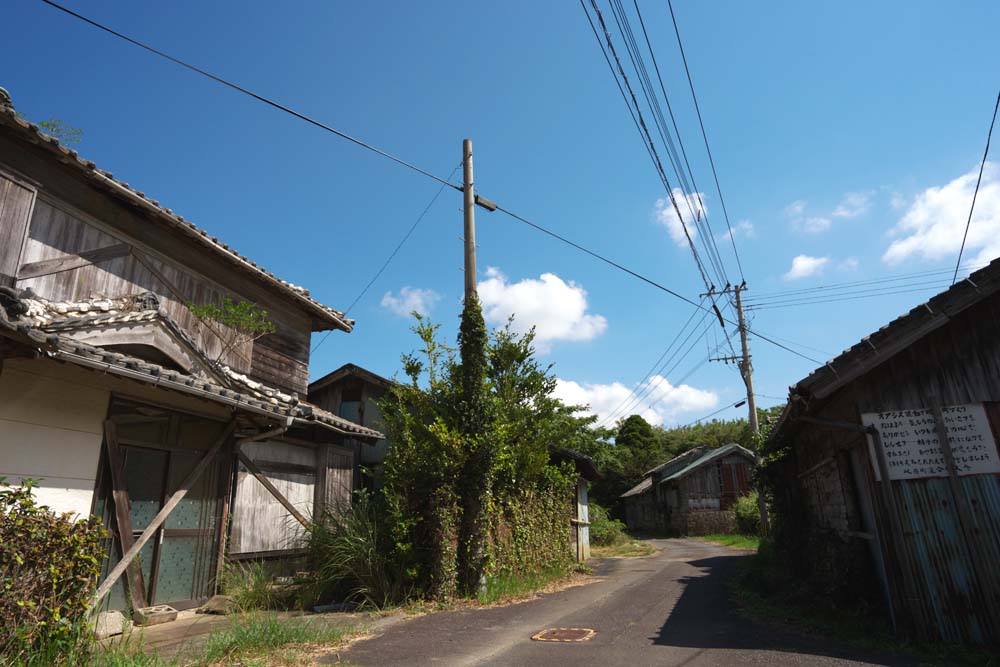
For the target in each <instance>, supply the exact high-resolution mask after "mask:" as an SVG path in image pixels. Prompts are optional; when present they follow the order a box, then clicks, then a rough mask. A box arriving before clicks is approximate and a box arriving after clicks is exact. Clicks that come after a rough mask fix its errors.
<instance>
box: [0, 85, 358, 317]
mask: <svg viewBox="0 0 1000 667" xmlns="http://www.w3.org/2000/svg"><path fill="white" fill-rule="evenodd" d="M0 126H3V127H7V128H9V129H11V130H13V131H14V132H17V133H18V134H19V135H20V136H21V137H23V138H24V139H25V140H27V141H28V142H30V143H32V144H34V145H37V146H39V147H41V148H42V149H44V150H46V151H48V153H49V154H50V155H52V156H53V157H54V158H55V159H57V160H58V161H60V162H61V163H63V164H65V165H68V166H69V167H71V168H73V169H75V170H76V172H77V173H78V174H80V175H81V176H82V177H83V178H84V179H85V180H87V181H88V182H89V183H90V184H91V185H93V186H94V187H97V188H99V189H101V190H104V191H105V192H107V193H109V194H111V195H114V196H116V197H119V198H121V199H124V200H126V201H127V202H129V203H130V204H132V205H134V206H137V207H138V208H140V209H142V210H144V211H146V212H147V213H149V214H151V215H152V216H153V218H154V219H155V220H157V221H159V222H160V223H162V224H163V225H165V226H166V227H168V228H171V229H174V230H177V231H179V232H181V233H182V234H184V235H185V236H187V237H188V238H189V239H191V240H192V241H194V242H195V243H197V244H199V245H201V246H202V247H204V248H206V249H208V250H209V251H210V252H212V253H214V254H215V255H217V256H218V257H220V258H222V259H223V260H225V261H227V262H229V263H230V264H231V265H233V266H235V267H236V268H237V269H240V270H242V271H244V272H245V273H247V274H249V275H251V276H253V277H254V278H256V279H257V280H259V281H260V282H261V283H263V284H264V285H265V286H267V287H269V288H270V289H272V290H273V291H275V292H278V293H279V294H281V295H283V296H284V297H286V298H288V299H290V300H291V301H292V302H293V303H296V304H297V305H299V306H300V307H302V308H303V309H304V310H306V311H307V312H309V313H310V314H311V315H312V316H313V318H314V321H316V322H322V323H324V324H325V325H326V326H318V327H316V328H314V330H316V331H321V330H325V329H330V328H334V329H340V330H342V331H346V332H350V331H351V330H352V329H353V328H354V320H352V319H349V318H347V316H346V315H345V314H344V313H343V312H341V311H339V310H334V309H333V308H330V307H329V306H326V305H323V304H322V303H320V302H319V301H317V300H315V299H313V298H312V297H311V296H309V290H307V289H305V288H304V287H299V286H297V285H293V284H291V283H289V282H287V281H284V280H282V279H281V278H279V277H277V276H276V275H274V274H273V273H271V272H270V271H267V270H265V269H264V268H263V267H262V266H260V265H258V264H256V263H255V262H253V261H251V260H250V259H248V258H247V257H245V256H243V255H241V254H239V253H238V252H236V251H235V250H234V249H233V248H230V247H229V246H228V245H226V244H225V243H223V242H221V241H219V239H217V238H215V237H213V236H210V235H209V233H208V232H207V231H205V230H204V229H200V228H199V227H196V226H195V225H194V224H192V223H191V222H189V221H188V220H185V219H184V218H183V217H182V216H180V215H178V214H176V213H174V212H173V211H172V210H170V209H169V208H166V207H165V206H162V205H161V204H160V203H159V202H158V201H156V200H155V199H151V198H149V197H147V196H146V195H145V193H142V192H139V191H138V190H135V189H133V188H132V187H131V186H130V185H129V184H128V183H125V182H123V181H119V180H117V179H115V178H114V176H112V174H111V173H110V172H107V171H104V170H102V169H98V168H97V165H95V164H94V163H93V162H91V161H90V160H86V159H84V158H82V157H80V155H79V154H78V153H77V152H76V151H74V150H72V149H70V148H67V147H65V146H63V145H62V144H60V143H59V140H57V139H56V138H55V137H51V136H49V135H47V134H45V133H44V132H42V131H41V129H40V128H39V127H38V126H37V125H35V124H34V123H29V122H27V121H25V120H22V119H21V118H19V117H18V116H17V113H16V112H15V111H14V108H13V107H10V106H5V105H3V104H0Z"/></svg>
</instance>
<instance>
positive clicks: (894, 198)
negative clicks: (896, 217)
mask: <svg viewBox="0 0 1000 667" xmlns="http://www.w3.org/2000/svg"><path fill="white" fill-rule="evenodd" d="M889 206H891V207H892V208H893V210H894V211H898V210H899V209H901V208H905V207H906V197H904V196H903V195H901V194H899V193H898V192H893V193H892V195H890V197H889Z"/></svg>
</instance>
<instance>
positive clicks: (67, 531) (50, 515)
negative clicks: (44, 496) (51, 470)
mask: <svg viewBox="0 0 1000 667" xmlns="http://www.w3.org/2000/svg"><path fill="white" fill-rule="evenodd" d="M34 488H35V483H34V482H33V481H31V480H24V481H23V482H22V483H21V484H20V485H19V486H11V485H9V484H7V483H6V482H5V481H4V480H3V479H2V478H0V663H2V664H17V663H19V662H24V661H26V660H28V659H33V658H32V656H39V655H44V656H45V660H46V661H47V664H60V663H61V662H64V656H66V655H69V654H71V653H72V652H74V651H78V650H79V645H80V644H81V642H85V641H86V640H87V639H88V634H89V632H88V630H87V609H88V606H89V604H90V602H91V598H92V596H93V594H94V591H95V588H96V586H97V578H98V577H99V576H100V573H101V559H102V556H103V545H102V540H103V539H104V537H105V531H104V529H103V528H102V527H101V522H100V520H99V519H98V518H97V517H93V516H92V517H89V518H87V519H84V520H81V521H75V520H74V519H73V517H72V515H70V514H63V515H58V514H55V513H54V512H52V511H51V510H50V509H49V508H48V507H46V506H44V505H39V504H38V502H37V500H36V498H35V496H34V493H33V490H34Z"/></svg>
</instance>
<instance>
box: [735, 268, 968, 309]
mask: <svg viewBox="0 0 1000 667" xmlns="http://www.w3.org/2000/svg"><path fill="white" fill-rule="evenodd" d="M983 266H986V264H985V263H972V264H966V265H965V266H964V267H962V268H964V269H969V270H974V269H978V268H981V267H983ZM952 270H953V269H952V268H950V267H949V268H941V269H928V270H927V271H918V272H916V273H902V274H898V275H895V276H881V277H878V278H868V279H865V280H855V281H851V282H843V283H830V284H828V285H816V286H814V287H805V288H802V289H794V290H783V291H778V292H764V293H760V292H758V293H756V294H754V295H753V296H751V297H748V298H747V299H746V301H744V303H751V302H754V301H763V300H768V299H771V298H772V297H774V298H776V297H785V296H790V295H793V294H806V293H810V292H819V291H836V290H842V289H848V288H851V287H861V286H864V285H877V284H882V283H890V282H901V281H908V280H911V279H914V278H923V277H926V276H936V275H945V274H949V273H951V272H952Z"/></svg>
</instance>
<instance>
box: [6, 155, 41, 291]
mask: <svg viewBox="0 0 1000 667" xmlns="http://www.w3.org/2000/svg"><path fill="white" fill-rule="evenodd" d="M34 203H35V191H34V188H32V187H31V186H29V185H28V184H26V183H24V182H21V181H20V180H15V179H14V178H13V177H11V176H10V175H9V174H5V173H3V172H0V286H2V285H4V284H11V283H12V282H13V280H12V279H13V277H14V275H15V274H16V273H17V267H18V266H19V264H18V259H19V258H20V255H21V246H22V245H23V240H24V232H25V229H27V226H28V220H29V218H30V216H31V208H32V205H33V204H34Z"/></svg>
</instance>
